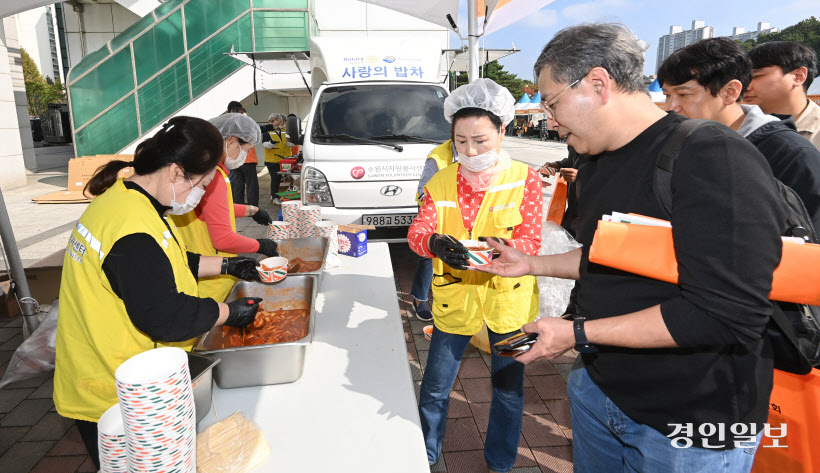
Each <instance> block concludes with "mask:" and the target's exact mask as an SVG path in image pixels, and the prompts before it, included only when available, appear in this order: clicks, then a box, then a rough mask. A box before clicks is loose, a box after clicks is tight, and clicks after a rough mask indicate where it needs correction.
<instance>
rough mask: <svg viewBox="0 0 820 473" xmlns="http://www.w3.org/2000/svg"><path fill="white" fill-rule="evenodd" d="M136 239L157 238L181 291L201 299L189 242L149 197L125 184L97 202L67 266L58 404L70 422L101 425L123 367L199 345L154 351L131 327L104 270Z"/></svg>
mask: <svg viewBox="0 0 820 473" xmlns="http://www.w3.org/2000/svg"><path fill="white" fill-rule="evenodd" d="M165 222H167V224H168V225H167V226H166V223H165ZM169 228H170V230H169ZM135 233H145V234H148V235H150V236H151V237H153V238H154V239H155V240H156V242H157V244H159V245H160V247H161V248H162V249H163V251H164V252H165V255H166V256H168V259H169V260H170V262H171V269H172V270H173V272H174V279H175V281H176V290H177V291H179V292H182V293H185V294H188V295H191V296H197V295H198V292H197V288H196V279H195V278H194V275H193V274H191V270H190V268H189V267H188V257H187V255H186V253H185V252H186V248H185V243H184V241H183V240H182V238H181V237H180V236H179V234H178V233H177V230H176V227H175V226H174V223H173V222H172V221H171V220H170V219H166V220H165V221H163V218H162V217H160V216H159V215H158V214H157V211H156V209H155V208H154V206H153V205H151V202H150V201H149V200H148V198H147V197H146V196H145V195H143V194H142V193H140V192H139V191H136V190H129V189H127V188H126V187H125V185H123V182H122V180H121V179H120V180H117V181H116V182H115V183H114V185H113V186H112V187H111V188H109V189H108V190H107V191H105V192H104V193H103V194H102V195H100V196H99V197H97V198H96V199H94V200H93V201H92V202H91V204H90V205H89V206H88V208H87V209H86V211H85V212H84V213H83V215H82V217H80V220H79V222H78V223H77V225H76V226H75V228H74V230H73V231H72V232H71V237H70V238H69V242H68V247H67V248H66V256H65V258H64V261H63V276H62V281H61V283H60V317H59V318H58V323H57V354H56V368H55V371H54V404H55V405H56V406H57V412H59V413H60V415H62V416H63V417H69V418H72V419H80V420H86V421H90V422H97V421H98V420H99V419H100V416H102V414H103V413H104V412H105V411H106V409H108V408H109V407H111V406H113V405H114V404H116V403H117V391H116V384H115V383H116V382H115V379H114V371H116V369H117V368H118V367H119V366H120V364H122V363H123V362H125V361H126V360H128V359H129V358H131V357H132V356H134V355H137V354H139V353H142V352H144V351H147V350H150V349H152V348H154V347H155V346H157V347H160V346H174V347H180V348H183V349H185V350H190V349H191V347H192V346H193V344H194V340H193V339H192V340H188V341H184V342H176V343H170V342H169V343H163V342H157V343H156V344H155V343H154V341H153V340H151V338H150V337H148V336H147V335H145V334H144V333H142V332H141V331H140V330H139V329H137V327H135V326H134V324H132V323H131V319H130V318H129V317H128V313H127V312H126V310H125V304H124V303H123V301H122V299H120V298H119V297H118V296H117V295H116V294H115V293H114V291H113V290H112V289H111V284H110V282H109V281H108V278H107V277H106V275H105V272H104V271H103V269H102V265H103V261H104V260H105V256H106V255H107V254H108V253H109V252H110V251H111V247H112V246H113V245H114V243H116V242H117V241H118V240H120V239H121V238H123V237H125V236H127V235H132V234H135ZM169 289H170V288H169ZM145 297H147V298H150V297H152V296H151V294H146V295H145Z"/></svg>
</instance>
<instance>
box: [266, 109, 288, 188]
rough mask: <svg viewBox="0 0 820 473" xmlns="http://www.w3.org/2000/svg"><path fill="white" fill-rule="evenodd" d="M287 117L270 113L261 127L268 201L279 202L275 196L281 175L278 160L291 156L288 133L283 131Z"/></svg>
mask: <svg viewBox="0 0 820 473" xmlns="http://www.w3.org/2000/svg"><path fill="white" fill-rule="evenodd" d="M286 121H287V118H286V117H285V115H284V114H281V113H271V114H270V117H268V123H269V124H268V125H265V126H263V127H262V147H263V148H265V167H267V168H268V173H269V174H270V201H271V202H273V203H275V204H281V203H282V199H281V198H279V197H277V195H276V193H277V192H279V184H280V183H281V182H282V176H281V175H279V174H278V173H279V171H280V167H279V161H281V160H282V158H289V157H290V156H291V154H292V153H291V152H290V148H291V147H290V145H289V144H288V135H287V133H285V123H286Z"/></svg>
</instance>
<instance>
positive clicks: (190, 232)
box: [171, 166, 236, 302]
mask: <svg viewBox="0 0 820 473" xmlns="http://www.w3.org/2000/svg"><path fill="white" fill-rule="evenodd" d="M216 170H217V174H216V175H215V176H214V179H225V186H226V190H227V192H228V212H229V213H230V216H231V230H232V231H234V232H236V214H234V211H233V193H232V191H231V181H230V180H229V179H228V175H227V174H225V171H224V170H223V169H222V167H221V166H217V167H216ZM171 218H172V219H173V220H174V223H175V224H176V226H177V229H179V233H180V234H182V239H183V240H185V245H186V246H187V247H188V251H190V252H192V253H199V254H200V255H202V256H222V257H226V258H227V257H231V256H236V254H235V253H228V252H226V251H220V250H217V249H216V248H214V244H213V243H212V242H211V235H210V233H208V225H207V224H206V223H205V222H204V221H203V220H200V219H199V217H197V215H196V210H192V211H190V212H188V213H187V214H184V215H172V216H171ZM234 284H236V278H235V277H233V276H229V275H227V274H220V275H219V276H210V277H207V278H199V281H198V283H197V286H198V287H199V295H200V296H201V297H210V298H212V299H213V300H215V301H217V302H223V301H225V298H226V297H228V294H229V293H230V292H231V289H232V288H233V286H234Z"/></svg>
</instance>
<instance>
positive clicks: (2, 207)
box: [0, 191, 40, 335]
mask: <svg viewBox="0 0 820 473" xmlns="http://www.w3.org/2000/svg"><path fill="white" fill-rule="evenodd" d="M0 240H2V242H3V248H4V249H5V250H6V261H7V262H8V265H9V267H8V268H7V269H8V271H9V275H10V276H11V280H12V281H14V284H15V287H16V289H15V292H16V293H17V295H18V301H19V302H20V310H21V311H22V312H23V320H24V321H25V323H26V326H27V328H28V333H29V335H31V334H32V333H34V331H35V330H36V329H37V326H38V325H40V321H39V320H37V310H36V307H37V302H36V301H35V300H34V299H33V298H32V297H31V290H30V289H29V287H28V280H26V273H25V271H24V270H23V260H21V259H20V252H19V251H17V241H16V240H15V239H14V232H13V231H12V229H11V220H9V214H8V211H7V209H6V201H5V200H4V199H3V192H2V191H0Z"/></svg>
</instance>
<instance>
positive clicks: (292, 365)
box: [194, 274, 318, 389]
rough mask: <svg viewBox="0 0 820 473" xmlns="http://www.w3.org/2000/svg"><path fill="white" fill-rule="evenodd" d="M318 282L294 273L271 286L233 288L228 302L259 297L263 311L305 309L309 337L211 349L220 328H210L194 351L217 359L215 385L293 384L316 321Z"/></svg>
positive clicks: (252, 284) (242, 283) (251, 284)
mask: <svg viewBox="0 0 820 473" xmlns="http://www.w3.org/2000/svg"><path fill="white" fill-rule="evenodd" d="M317 279H318V276H316V275H309V274H308V275H303V274H293V275H288V277H286V278H285V279H284V280H282V281H280V282H278V283H274V284H263V283H259V282H249V281H240V282H239V283H237V284H236V285H235V286H234V288H233V290H231V293H230V294H228V298H227V299H226V301H227V302H231V301H233V300H236V299H238V298H240V297H261V298H262V299H264V300H263V301H262V304H261V308H262V309H264V310H275V309H285V310H292V309H307V310H308V317H309V320H308V334H307V336H306V337H305V338H303V339H301V340H297V341H294V342H287V343H274V344H267V345H253V346H247V347H235V348H213V343H214V342H213V336H214V335H216V334H219V333H220V332H221V330H222V327H215V328H213V329H211V330H210V331H209V332H208V333H206V334H205V335H204V336H203V337H201V338H200V340H199V341H198V342H197V344H196V346H195V347H194V351H195V352H196V353H202V354H208V355H210V356H213V357H216V358H219V359H220V363H219V364H218V365H216V366H215V367H214V380H215V381H216V384H217V386H219V387H220V388H223V389H224V388H241V387H246V386H263V385H268V384H282V383H292V382H294V381H296V380H297V379H299V378H300V377H301V376H302V370H303V368H304V365H305V351H306V350H307V346H308V345H309V344H310V342H311V341H312V340H313V332H314V327H315V322H316V310H315V308H314V302H315V301H316V291H317V289H318V281H317Z"/></svg>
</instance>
